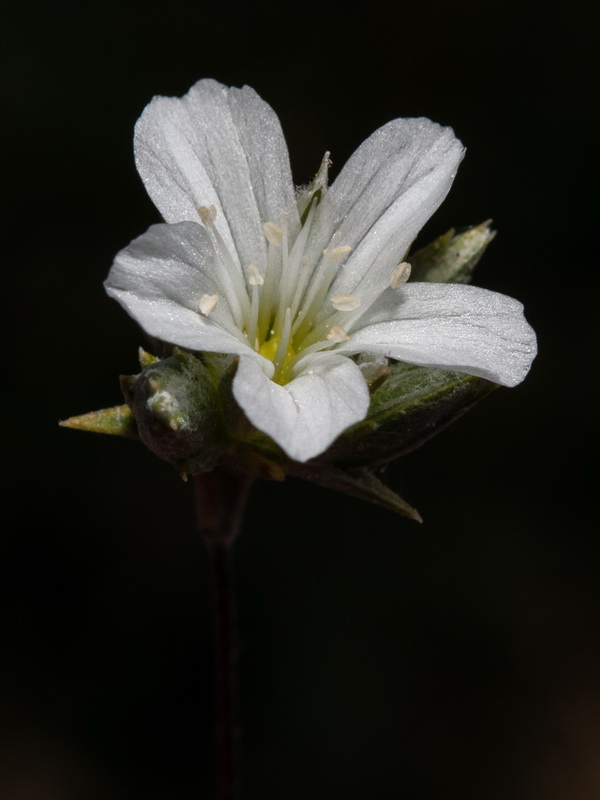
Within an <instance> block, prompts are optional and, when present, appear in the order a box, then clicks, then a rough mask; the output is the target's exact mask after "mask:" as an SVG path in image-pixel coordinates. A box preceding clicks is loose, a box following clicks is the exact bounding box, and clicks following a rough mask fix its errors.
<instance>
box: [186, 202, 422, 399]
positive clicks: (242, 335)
mask: <svg viewBox="0 0 600 800" xmlns="http://www.w3.org/2000/svg"><path fill="white" fill-rule="evenodd" d="M319 200H320V195H317V194H316V193H315V195H313V197H312V199H311V200H310V201H309V203H308V205H307V207H306V209H305V211H304V212H303V214H302V221H301V227H300V230H299V232H298V234H297V235H296V236H295V238H294V239H293V241H290V239H289V237H288V215H287V213H285V212H283V213H282V214H281V217H280V220H279V222H273V221H268V222H265V223H264V225H263V234H264V236H265V239H266V242H267V255H266V263H265V264H263V265H262V269H261V268H260V267H259V266H257V265H256V264H248V265H246V266H245V275H244V274H242V273H241V272H240V270H239V267H238V266H237V264H236V262H235V260H234V258H233V257H232V255H231V253H230V252H229V250H228V249H227V246H226V244H225V242H224V241H223V239H222V237H221V236H220V234H219V232H218V230H217V229H216V227H215V225H214V222H215V219H216V215H217V212H216V209H215V208H214V206H208V207H207V206H201V207H200V208H199V209H198V213H199V215H200V218H201V220H202V222H203V224H204V227H205V228H206V229H207V231H208V233H209V235H210V237H211V240H212V244H213V249H214V256H215V270H214V274H215V278H216V282H217V284H218V285H219V288H220V290H221V293H222V294H223V296H224V297H225V299H226V301H227V306H228V307H229V311H230V313H231V317H229V316H228V315H227V314H226V313H225V312H224V311H223V309H222V308H221V307H220V305H219V299H220V295H219V294H216V295H203V296H202V297H201V298H200V302H199V310H200V313H202V314H204V315H205V316H211V318H214V320H215V322H217V323H218V324H219V325H221V326H222V327H224V328H226V329H227V330H228V331H229V332H230V333H232V334H233V335H234V336H235V337H236V338H238V339H241V340H242V341H244V342H246V343H247V344H248V345H249V346H250V347H252V348H253V349H254V350H256V352H257V353H260V355H261V356H263V357H264V358H267V359H268V360H269V361H272V362H273V365H274V368H275V369H274V374H273V380H274V381H276V382H277V383H279V384H282V385H284V384H286V383H288V382H289V381H290V380H292V378H293V377H294V371H295V368H296V366H297V365H298V363H299V361H300V359H302V358H303V357H304V356H305V355H308V354H309V353H315V352H319V351H322V350H328V349H331V348H332V347H335V345H336V344H339V343H340V342H346V341H348V340H349V339H350V338H351V337H350V336H349V334H348V331H349V330H350V328H351V326H352V324H353V323H355V322H356V320H357V319H358V317H359V316H360V315H362V314H363V313H364V311H366V309H367V308H368V307H369V306H370V305H371V304H372V303H373V302H374V301H375V299H377V297H378V296H379V294H380V292H379V291H377V292H375V293H372V292H371V293H368V296H366V295H364V296H363V297H362V298H361V297H358V296H356V295H353V294H337V295H334V296H333V297H331V298H329V300H327V296H328V293H329V290H330V288H331V284H332V283H333V280H334V278H335V276H336V274H337V273H338V271H339V269H340V266H341V265H342V263H343V261H344V260H345V259H346V258H347V256H348V255H349V254H350V252H351V251H352V248H351V247H350V246H349V245H345V244H342V243H341V242H340V238H341V234H340V233H339V232H336V233H334V234H333V236H332V237H331V240H330V242H329V245H328V246H327V247H326V248H325V249H324V250H323V251H322V252H321V253H319V255H318V256H317V257H314V256H313V257H312V258H311V256H310V255H307V252H308V248H307V244H308V239H309V234H310V230H311V227H312V225H313V222H314V219H315V216H316V214H317V208H318V204H319ZM405 266H407V265H404V264H402V265H400V267H399V268H398V269H397V270H396V271H395V272H394V274H393V275H392V280H391V281H390V285H391V286H392V287H393V288H396V286H397V285H399V283H401V282H402V283H403V282H404V280H406V278H407V277H408V276H407V275H406V277H405V276H404V273H403V274H402V275H400V273H399V270H400V269H401V268H404V267H405ZM371 295H372V296H371ZM232 322H233V324H232Z"/></svg>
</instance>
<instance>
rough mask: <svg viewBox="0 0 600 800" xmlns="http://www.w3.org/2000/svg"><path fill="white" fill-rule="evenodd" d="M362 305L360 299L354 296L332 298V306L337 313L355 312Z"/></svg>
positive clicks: (339, 295) (346, 295) (341, 295)
mask: <svg viewBox="0 0 600 800" xmlns="http://www.w3.org/2000/svg"><path fill="white" fill-rule="evenodd" d="M361 303H362V300H361V299H360V297H356V296H355V295H353V294H335V295H334V296H333V297H332V298H331V305H332V306H333V307H334V308H335V310H336V311H354V309H356V308H358V307H359V306H360V304H361Z"/></svg>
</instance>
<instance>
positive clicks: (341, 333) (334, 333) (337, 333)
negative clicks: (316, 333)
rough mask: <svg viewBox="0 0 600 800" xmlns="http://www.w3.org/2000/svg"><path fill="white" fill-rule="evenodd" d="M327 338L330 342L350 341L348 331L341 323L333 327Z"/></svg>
mask: <svg viewBox="0 0 600 800" xmlns="http://www.w3.org/2000/svg"><path fill="white" fill-rule="evenodd" d="M327 339H328V340H329V341H330V342H335V343H336V344H337V343H338V342H349V341H350V337H349V336H348V334H347V333H346V331H345V330H344V329H343V328H342V327H341V325H334V326H333V328H332V329H331V330H330V331H329V333H328V334H327Z"/></svg>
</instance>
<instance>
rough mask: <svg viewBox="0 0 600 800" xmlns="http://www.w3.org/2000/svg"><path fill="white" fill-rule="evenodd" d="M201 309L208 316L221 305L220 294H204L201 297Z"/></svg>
mask: <svg viewBox="0 0 600 800" xmlns="http://www.w3.org/2000/svg"><path fill="white" fill-rule="evenodd" d="M199 305H200V311H201V312H202V314H204V316H205V317H207V316H208V315H209V314H212V312H213V311H214V310H215V309H216V307H217V306H218V305H219V295H218V294H203V295H202V297H201V298H200V303H199Z"/></svg>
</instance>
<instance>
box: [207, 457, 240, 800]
mask: <svg viewBox="0 0 600 800" xmlns="http://www.w3.org/2000/svg"><path fill="white" fill-rule="evenodd" d="M251 483H252V478H249V477H248V476H246V475H240V474H237V473H232V472H227V471H224V470H215V471H214V472H210V473H205V474H203V475H198V476H196V478H195V484H196V510H197V516H198V527H199V529H200V532H201V534H202V536H203V538H204V541H205V543H206V548H207V551H208V556H209V560H210V564H211V570H212V586H213V604H214V629H215V686H216V714H217V798H218V800H241V798H242V796H243V787H242V777H241V766H242V764H241V762H242V754H241V750H242V748H241V744H242V741H241V740H242V727H241V714H240V689H239V669H238V659H239V646H238V635H237V614H236V606H235V592H234V581H233V544H234V542H235V539H236V537H237V535H238V533H239V531H240V528H241V522H242V517H243V512H244V508H245V506H246V500H247V498H248V493H249V489H250V486H251Z"/></svg>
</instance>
